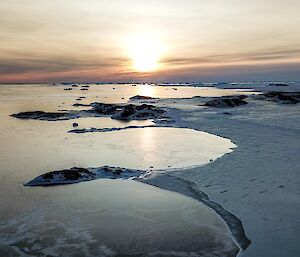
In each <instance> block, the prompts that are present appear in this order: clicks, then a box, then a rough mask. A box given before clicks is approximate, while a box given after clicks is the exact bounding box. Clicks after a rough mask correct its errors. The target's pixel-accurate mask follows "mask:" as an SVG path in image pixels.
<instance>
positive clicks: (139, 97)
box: [129, 95, 156, 100]
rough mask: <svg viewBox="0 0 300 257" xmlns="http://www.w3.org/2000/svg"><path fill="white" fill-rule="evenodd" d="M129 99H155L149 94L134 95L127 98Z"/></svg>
mask: <svg viewBox="0 0 300 257" xmlns="http://www.w3.org/2000/svg"><path fill="white" fill-rule="evenodd" d="M129 99H130V100H153V99H156V98H154V97H151V96H144V95H135V96H132V97H130V98H129Z"/></svg>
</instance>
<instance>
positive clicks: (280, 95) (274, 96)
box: [256, 91, 300, 104]
mask: <svg viewBox="0 0 300 257" xmlns="http://www.w3.org/2000/svg"><path fill="white" fill-rule="evenodd" d="M256 99H260V100H265V99H267V100H268V101H273V102H278V103H283V104H297V103H299V102H300V92H275V91H273V92H266V93H263V94H260V95H257V96H256Z"/></svg>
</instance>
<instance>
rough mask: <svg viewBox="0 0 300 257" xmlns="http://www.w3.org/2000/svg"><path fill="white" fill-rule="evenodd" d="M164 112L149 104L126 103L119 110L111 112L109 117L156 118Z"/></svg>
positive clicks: (125, 118) (123, 118) (117, 118)
mask: <svg viewBox="0 0 300 257" xmlns="http://www.w3.org/2000/svg"><path fill="white" fill-rule="evenodd" d="M164 112H165V111H164V110H162V109H161V108H159V107H155V106H153V105H149V104H142V105H133V104H128V105H125V106H123V108H122V110H121V111H119V112H116V113H115V114H113V115H112V116H111V118H112V119H116V120H147V119H154V118H157V117H159V116H161V114H163V113H164Z"/></svg>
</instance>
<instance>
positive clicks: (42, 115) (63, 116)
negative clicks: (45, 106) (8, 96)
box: [11, 111, 69, 121]
mask: <svg viewBox="0 0 300 257" xmlns="http://www.w3.org/2000/svg"><path fill="white" fill-rule="evenodd" d="M11 116H12V117H15V118H18V119H23V120H27V119H34V120H47V121H56V120H67V119H69V117H68V116H69V113H67V112H43V111H33V112H20V113H16V114H12V115H11Z"/></svg>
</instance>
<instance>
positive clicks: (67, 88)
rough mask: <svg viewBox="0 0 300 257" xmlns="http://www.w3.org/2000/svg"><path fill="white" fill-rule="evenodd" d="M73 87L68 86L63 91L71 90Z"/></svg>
mask: <svg viewBox="0 0 300 257" xmlns="http://www.w3.org/2000/svg"><path fill="white" fill-rule="evenodd" d="M72 89H73V88H71V87H69V88H65V89H64V90H65V91H71V90H72Z"/></svg>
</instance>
